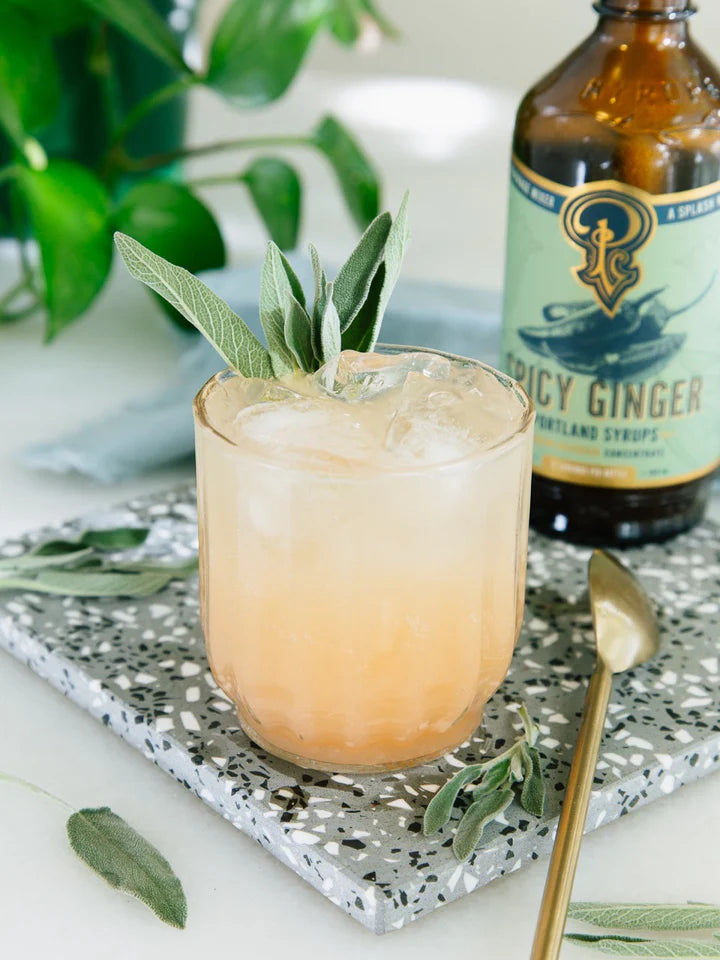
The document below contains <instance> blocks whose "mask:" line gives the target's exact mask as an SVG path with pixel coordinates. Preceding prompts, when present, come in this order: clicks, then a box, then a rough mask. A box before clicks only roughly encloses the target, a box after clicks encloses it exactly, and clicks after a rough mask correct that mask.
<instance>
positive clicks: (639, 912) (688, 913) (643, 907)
mask: <svg viewBox="0 0 720 960" xmlns="http://www.w3.org/2000/svg"><path fill="white" fill-rule="evenodd" d="M568 917H570V918H571V919H573V920H582V921H583V923H591V924H593V926H596V927H614V928H616V929H619V930H709V929H713V928H715V929H716V928H718V927H720V907H719V906H715V905H713V904H710V903H686V904H677V903H584V902H577V903H571V904H570V908H569V910H568Z"/></svg>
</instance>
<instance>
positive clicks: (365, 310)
mask: <svg viewBox="0 0 720 960" xmlns="http://www.w3.org/2000/svg"><path fill="white" fill-rule="evenodd" d="M384 283H385V264H384V263H381V264H380V266H379V267H378V269H377V271H376V273H375V276H374V277H373V279H372V283H371V284H370V289H369V290H368V293H367V297H366V298H365V303H364V304H363V305H362V307H361V308H360V310H359V311H358V314H357V316H356V317H355V319H354V320H353V322H352V323H351V324H350V326H349V327H348V329H347V330H346V331H345V333H344V334H343V335H342V338H343V340H342V345H343V350H359V351H361V352H366V351H368V350H369V344H370V342H371V340H372V338H373V336H377V328H376V321H377V316H378V310H379V307H380V294H381V293H382V288H383V284H384Z"/></svg>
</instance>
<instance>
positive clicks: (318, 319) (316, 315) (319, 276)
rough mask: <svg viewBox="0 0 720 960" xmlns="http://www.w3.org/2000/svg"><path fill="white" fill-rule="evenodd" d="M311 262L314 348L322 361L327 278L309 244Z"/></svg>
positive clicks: (315, 252) (314, 250)
mask: <svg viewBox="0 0 720 960" xmlns="http://www.w3.org/2000/svg"><path fill="white" fill-rule="evenodd" d="M309 250H310V261H311V263H312V268H313V277H314V278H315V300H314V303H313V308H312V313H311V314H310V318H311V320H312V331H311V332H312V346H313V352H314V353H315V356H316V358H317V359H318V360H319V361H321V360H322V343H321V339H322V318H323V314H324V313H325V290H326V288H327V277H326V275H325V271H324V270H323V268H322V264H321V263H320V256H319V254H318V252H317V250H316V249H315V247H314V245H313V244H312V243H311V244H309Z"/></svg>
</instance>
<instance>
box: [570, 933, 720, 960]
mask: <svg viewBox="0 0 720 960" xmlns="http://www.w3.org/2000/svg"><path fill="white" fill-rule="evenodd" d="M564 939H565V940H566V941H567V942H568V943H575V944H577V945H578V946H582V947H588V948H589V949H590V950H595V951H596V952H597V953H602V954H603V955H604V956H606V957H645V958H646V960H674V958H677V960H684V958H690V957H720V943H717V944H715V943H702V942H701V941H699V940H642V939H639V938H636V937H616V936H610V935H607V936H595V935H592V934H586V933H567V934H565V937H564Z"/></svg>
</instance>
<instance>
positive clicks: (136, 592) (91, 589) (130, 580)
mask: <svg viewBox="0 0 720 960" xmlns="http://www.w3.org/2000/svg"><path fill="white" fill-rule="evenodd" d="M172 579H174V576H173V574H172V573H169V572H167V571H164V570H161V571H158V570H155V571H147V572H138V573H125V572H120V571H116V570H112V569H110V570H103V569H101V570H96V569H88V570H83V569H82V568H81V569H78V570H61V569H56V568H55V567H50V568H45V569H41V570H39V571H38V572H37V575H36V576H35V577H27V578H24V577H2V578H0V590H30V591H32V592H34V593H50V594H58V595H61V596H66V597H147V596H149V595H150V594H152V593H157V592H158V590H162V588H163V587H165V586H167V584H168V583H169V582H170V581H171V580H172Z"/></svg>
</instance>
